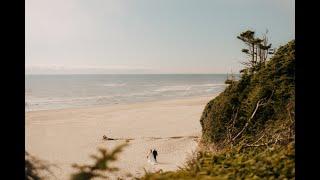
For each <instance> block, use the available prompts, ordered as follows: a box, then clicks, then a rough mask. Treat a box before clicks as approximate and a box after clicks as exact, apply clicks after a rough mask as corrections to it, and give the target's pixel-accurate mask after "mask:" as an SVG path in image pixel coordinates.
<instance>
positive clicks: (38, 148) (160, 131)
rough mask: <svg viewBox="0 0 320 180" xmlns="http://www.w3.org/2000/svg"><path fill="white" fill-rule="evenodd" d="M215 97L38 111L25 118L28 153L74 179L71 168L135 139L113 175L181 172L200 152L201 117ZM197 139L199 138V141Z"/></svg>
mask: <svg viewBox="0 0 320 180" xmlns="http://www.w3.org/2000/svg"><path fill="white" fill-rule="evenodd" d="M212 98H213V96H211V97H196V98H188V99H180V100H167V101H157V102H143V103H136V104H129V105H113V106H105V107H91V108H77V109H61V110H46V111H33V112H27V113H26V137H25V138H26V144H25V146H26V150H27V151H28V152H29V153H30V154H32V155H34V156H36V157H38V158H40V159H43V160H47V161H49V162H51V163H54V164H56V165H57V166H58V167H59V168H55V169H54V173H55V175H56V177H57V179H69V177H70V174H71V173H72V172H74V170H73V168H72V167H71V164H73V163H79V164H83V163H88V162H91V161H92V160H91V159H90V158H89V155H90V154H96V152H97V148H98V147H105V148H107V149H109V148H112V147H114V146H115V145H117V144H121V143H123V142H124V141H125V140H116V141H105V140H102V136H103V135H106V136H108V137H110V138H120V139H131V140H130V141H129V146H127V147H126V148H125V149H124V151H123V152H122V153H121V154H120V155H119V160H118V161H117V162H115V163H114V164H113V165H114V166H117V167H119V168H120V171H119V172H118V173H117V174H115V175H114V176H122V177H124V175H125V174H126V173H131V174H133V175H134V176H136V177H137V176H140V175H143V174H144V170H143V169H144V168H145V169H146V170H147V171H157V170H160V169H162V170H163V171H170V170H176V169H177V168H178V166H182V165H183V164H184V162H185V161H186V159H187V158H188V156H190V155H191V153H192V152H193V151H195V150H196V148H197V141H198V140H199V138H197V137H200V135H201V126H200V122H199V120H200V116H201V114H202V111H203V109H204V107H205V105H206V104H207V102H208V101H209V100H210V99H212ZM194 136H196V137H194ZM151 148H156V149H157V150H158V154H159V156H158V162H159V163H158V164H157V165H150V164H148V163H147V159H146V155H147V152H148V151H149V150H150V149H151Z"/></svg>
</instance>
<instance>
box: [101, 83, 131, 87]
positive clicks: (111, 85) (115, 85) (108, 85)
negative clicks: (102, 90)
mask: <svg viewBox="0 0 320 180" xmlns="http://www.w3.org/2000/svg"><path fill="white" fill-rule="evenodd" d="M126 85H127V84H126V83H109V84H102V86H106V87H122V86H126Z"/></svg>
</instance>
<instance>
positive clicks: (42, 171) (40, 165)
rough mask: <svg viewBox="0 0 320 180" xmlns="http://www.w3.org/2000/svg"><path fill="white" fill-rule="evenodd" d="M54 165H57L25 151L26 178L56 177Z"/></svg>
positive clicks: (36, 179) (31, 179) (27, 179)
mask: <svg viewBox="0 0 320 180" xmlns="http://www.w3.org/2000/svg"><path fill="white" fill-rule="evenodd" d="M52 167H56V166H55V165H54V164H50V163H48V162H47V161H44V160H40V159H38V158H36V157H34V156H32V155H30V154H29V153H28V152H25V180H41V179H48V178H55V176H54V174H53V173H52Z"/></svg>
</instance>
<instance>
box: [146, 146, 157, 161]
mask: <svg viewBox="0 0 320 180" xmlns="http://www.w3.org/2000/svg"><path fill="white" fill-rule="evenodd" d="M157 155H158V152H157V150H155V149H154V150H152V149H150V152H149V153H148V155H147V159H148V162H149V163H151V164H152V165H155V164H156V163H157Z"/></svg>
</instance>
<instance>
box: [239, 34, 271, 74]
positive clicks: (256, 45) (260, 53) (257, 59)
mask: <svg viewBox="0 0 320 180" xmlns="http://www.w3.org/2000/svg"><path fill="white" fill-rule="evenodd" d="M267 33H268V31H266V33H265V34H264V35H263V37H262V38H259V37H256V36H255V32H254V31H251V30H247V31H245V32H242V33H240V35H239V36H237V38H238V39H240V40H241V41H242V42H244V43H245V45H246V48H244V49H242V50H241V51H242V52H243V53H245V54H247V55H248V60H247V61H243V62H241V63H242V64H243V65H245V66H246V67H247V68H249V70H250V72H251V73H253V72H255V71H256V70H258V69H259V68H260V67H261V66H263V65H264V64H265V62H266V60H267V58H268V54H272V53H273V52H272V51H271V50H272V49H271V44H269V43H268V37H267Z"/></svg>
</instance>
